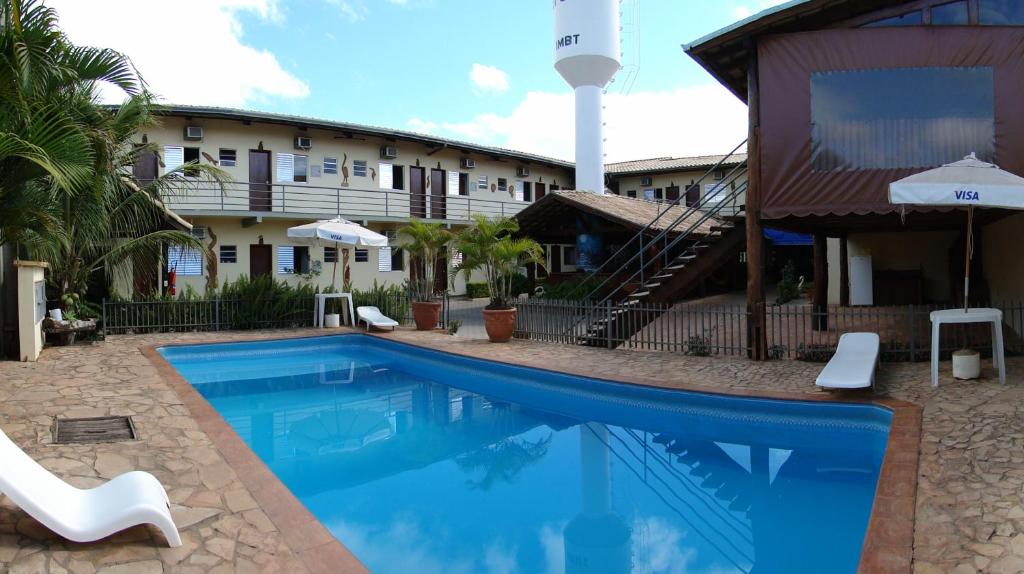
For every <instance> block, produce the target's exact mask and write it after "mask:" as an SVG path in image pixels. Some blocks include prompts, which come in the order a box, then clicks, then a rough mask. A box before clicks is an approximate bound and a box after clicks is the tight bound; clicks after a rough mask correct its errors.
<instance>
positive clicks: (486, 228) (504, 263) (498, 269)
mask: <svg viewBox="0 0 1024 574" xmlns="http://www.w3.org/2000/svg"><path fill="white" fill-rule="evenodd" d="M473 220H474V222H475V225H473V226H472V227H470V228H468V229H466V230H465V231H463V232H462V233H459V234H458V235H457V236H456V237H455V241H454V244H455V248H456V249H458V250H459V252H460V253H462V263H461V264H460V265H459V266H458V267H457V268H456V270H455V272H456V274H458V273H460V272H461V273H464V274H465V275H466V281H469V280H470V275H472V274H473V273H475V272H481V273H482V274H483V275H484V280H485V282H486V283H487V293H488V296H489V298H490V303H489V304H488V305H487V306H486V307H484V311H483V314H484V328H485V329H486V330H487V338H488V339H490V341H491V342H492V343H504V342H506V341H508V340H509V339H511V338H512V332H513V331H514V330H515V326H516V308H515V306H514V305H513V303H514V297H515V294H514V293H513V291H516V290H517V289H515V288H514V285H513V283H514V280H515V277H516V275H517V274H518V273H519V269H520V267H522V266H524V265H526V264H528V263H535V264H537V265H538V266H540V267H544V250H543V248H541V246H540V244H538V243H537V242H536V241H534V240H532V239H529V238H525V237H516V236H515V235H516V233H518V231H519V224H518V223H517V222H516V220H515V219H512V218H510V217H503V218H494V219H492V218H488V217H485V216H482V215H475V216H473Z"/></svg>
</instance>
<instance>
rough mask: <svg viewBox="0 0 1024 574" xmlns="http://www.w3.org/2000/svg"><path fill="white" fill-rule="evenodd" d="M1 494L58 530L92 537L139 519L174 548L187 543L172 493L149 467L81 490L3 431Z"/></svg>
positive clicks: (0, 439)
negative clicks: (178, 524) (174, 516)
mask: <svg viewBox="0 0 1024 574" xmlns="http://www.w3.org/2000/svg"><path fill="white" fill-rule="evenodd" d="M0 493H3V494H6V495H7V497H8V498H10V499H11V500H12V501H13V502H14V504H16V505H18V507H20V508H21V509H22V510H24V511H25V512H26V513H28V514H29V516H31V517H32V518H35V519H36V520H38V521H39V522H40V523H42V524H43V525H44V526H46V527H47V528H49V529H50V530H52V531H54V532H56V533H57V534H59V535H61V536H63V537H64V538H67V539H68V540H73V541H75V542H92V541H94V540H99V539H101V538H106V537H107V536H110V535H111V534H114V533H115V532H120V531H122V530H124V529H126V528H129V527H131V526H137V525H139V524H152V525H154V526H156V527H157V528H159V529H160V531H161V532H163V533H164V536H165V537H166V538H167V542H168V544H170V545H171V547H177V546H181V537H180V536H178V528H177V527H176V526H175V525H174V520H173V519H172V518H171V511H170V508H169V507H168V505H169V503H170V501H169V500H168V499H167V492H165V491H164V487H163V486H162V485H161V484H160V481H158V480H157V479H156V477H155V476H153V475H152V474H149V473H148V472H139V471H136V472H128V473H125V474H122V475H120V476H118V477H116V478H114V479H113V480H111V481H110V482H108V483H106V484H103V485H100V486H97V487H96V488H92V489H89V490H81V489H78V488H75V487H73V486H71V485H70V484H68V483H66V482H64V481H63V480H61V479H59V478H57V477H56V476H54V475H53V474H51V473H50V471H48V470H46V469H45V468H43V467H42V466H40V465H39V463H37V462H36V461H34V460H32V457H30V456H28V455H27V454H25V452H24V451H23V450H21V449H20V448H18V445H16V444H14V442H12V441H11V439H10V438H8V437H7V435H6V434H4V433H3V431H0Z"/></svg>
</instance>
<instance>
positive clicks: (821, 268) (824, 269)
mask: <svg viewBox="0 0 1024 574" xmlns="http://www.w3.org/2000/svg"><path fill="white" fill-rule="evenodd" d="M811 311H812V313H813V320H812V321H811V324H812V325H813V328H814V330H815V331H827V330H828V239H827V238H826V237H825V235H824V234H822V233H818V234H816V235H815V236H814V300H813V301H811Z"/></svg>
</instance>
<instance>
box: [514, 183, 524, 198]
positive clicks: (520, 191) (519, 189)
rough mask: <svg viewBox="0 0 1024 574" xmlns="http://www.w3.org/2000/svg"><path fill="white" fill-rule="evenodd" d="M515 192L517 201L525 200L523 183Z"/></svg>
mask: <svg viewBox="0 0 1024 574" xmlns="http://www.w3.org/2000/svg"><path fill="white" fill-rule="evenodd" d="M515 194H516V201H523V184H519V185H517V186H516V191H515Z"/></svg>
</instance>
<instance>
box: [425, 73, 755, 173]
mask: <svg viewBox="0 0 1024 574" xmlns="http://www.w3.org/2000/svg"><path fill="white" fill-rule="evenodd" d="M605 108H606V109H605V118H604V119H605V124H606V127H605V138H606V139H607V141H606V142H605V154H606V158H605V159H606V161H608V162H615V161H624V160H630V159H642V158H650V157H660V156H689V155H704V154H714V153H725V152H727V151H729V150H731V149H732V148H733V147H735V146H736V144H738V143H739V142H740V141H742V140H743V139H744V138H745V137H746V135H747V109H746V106H744V105H743V103H742V102H740V101H739V100H737V99H736V97H735V96H733V95H732V94H730V93H729V92H727V91H726V90H725V88H723V87H721V86H719V85H718V84H709V85H704V86H694V87H686V88H679V89H676V90H671V91H663V92H633V93H630V94H626V95H622V94H609V95H607V96H605ZM574 121H575V120H574V101H573V95H572V94H571V93H561V94H555V93H549V92H530V93H528V94H527V95H526V97H525V98H524V99H523V101H522V102H520V103H519V105H518V106H516V108H515V109H514V110H512V112H511V113H510V114H508V115H498V114H481V115H478V116H476V117H475V118H473V119H471V120H468V121H463V122H438V121H427V120H423V119H420V118H415V119H414V120H410V125H413V122H416V123H417V124H420V123H422V124H424V125H429V126H430V127H431V128H432V129H433V130H434V131H437V132H440V133H442V134H444V135H451V136H453V137H459V138H462V139H467V140H470V141H474V142H478V143H481V144H489V145H497V146H501V147H508V148H511V149H515V150H520V151H527V152H531V153H536V154H540V155H547V156H551V157H556V158H561V159H566V160H570V161H571V160H572V159H573V155H574V153H573V147H574V145H575V142H574V140H575V133H574Z"/></svg>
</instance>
